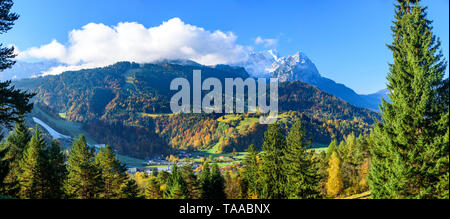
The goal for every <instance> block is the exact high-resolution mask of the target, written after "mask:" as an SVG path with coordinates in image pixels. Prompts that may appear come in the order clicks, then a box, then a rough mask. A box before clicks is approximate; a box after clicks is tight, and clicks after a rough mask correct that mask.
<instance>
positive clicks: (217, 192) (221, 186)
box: [209, 163, 226, 199]
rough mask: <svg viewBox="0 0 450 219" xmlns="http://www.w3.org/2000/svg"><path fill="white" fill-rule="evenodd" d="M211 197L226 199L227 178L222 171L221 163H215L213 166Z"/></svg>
mask: <svg viewBox="0 0 450 219" xmlns="http://www.w3.org/2000/svg"><path fill="white" fill-rule="evenodd" d="M209 182H210V184H211V185H210V195H209V199H226V194H225V179H224V177H223V176H222V174H221V173H220V169H219V165H217V163H214V164H213V165H212V168H211V176H210V181H209Z"/></svg>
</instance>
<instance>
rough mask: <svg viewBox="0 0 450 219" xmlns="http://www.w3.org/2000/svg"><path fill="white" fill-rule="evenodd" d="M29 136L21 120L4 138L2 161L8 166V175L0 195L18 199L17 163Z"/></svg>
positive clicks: (18, 171) (28, 140) (18, 170)
mask: <svg viewBox="0 0 450 219" xmlns="http://www.w3.org/2000/svg"><path fill="white" fill-rule="evenodd" d="M30 139H31V134H30V132H29V131H28V127H26V125H25V122H24V121H23V119H20V121H19V122H17V123H16V125H15V128H14V130H13V131H12V132H11V134H10V135H9V136H8V137H7V138H6V141H5V143H4V144H3V145H4V146H3V147H4V149H3V150H4V152H5V156H4V157H3V160H4V162H5V165H7V166H8V173H7V175H6V177H5V178H4V181H2V182H3V183H4V186H3V187H1V189H0V190H1V191H0V192H1V194H3V195H7V196H10V197H18V193H19V181H18V175H19V173H20V169H19V161H20V160H21V159H22V156H23V153H24V151H25V148H26V146H27V144H28V142H30Z"/></svg>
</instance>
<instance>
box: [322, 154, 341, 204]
mask: <svg viewBox="0 0 450 219" xmlns="http://www.w3.org/2000/svg"><path fill="white" fill-rule="evenodd" d="M328 166H329V168H328V181H327V184H326V189H327V194H328V195H331V196H336V195H338V194H340V193H341V191H342V189H343V188H344V182H343V181H342V174H341V161H340V159H339V157H338V155H337V153H336V152H333V153H332V154H331V157H330V161H329V164H328Z"/></svg>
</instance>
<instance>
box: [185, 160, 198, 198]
mask: <svg viewBox="0 0 450 219" xmlns="http://www.w3.org/2000/svg"><path fill="white" fill-rule="evenodd" d="M193 169H194V167H193V165H192V164H186V165H183V166H182V167H181V175H182V176H183V178H184V180H185V181H186V185H187V188H188V191H189V199H199V198H200V184H199V181H198V179H197V176H196V175H195V174H194V170H193Z"/></svg>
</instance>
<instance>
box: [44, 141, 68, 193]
mask: <svg viewBox="0 0 450 219" xmlns="http://www.w3.org/2000/svg"><path fill="white" fill-rule="evenodd" d="M45 153H46V155H47V159H48V168H47V171H46V172H47V175H46V177H47V179H48V181H49V185H50V188H51V189H50V196H49V198H52V199H60V198H63V197H64V189H63V185H64V180H65V178H66V176H67V169H66V164H65V162H66V156H65V155H64V154H63V152H62V151H61V146H60V145H59V143H58V142H57V141H56V140H53V141H52V142H51V145H50V147H48V148H47V150H46V151H45Z"/></svg>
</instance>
